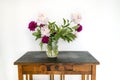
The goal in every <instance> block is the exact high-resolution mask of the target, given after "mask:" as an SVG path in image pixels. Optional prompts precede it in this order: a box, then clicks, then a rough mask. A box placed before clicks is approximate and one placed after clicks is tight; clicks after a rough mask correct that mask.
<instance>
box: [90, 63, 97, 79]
mask: <svg viewBox="0 0 120 80" xmlns="http://www.w3.org/2000/svg"><path fill="white" fill-rule="evenodd" d="M91 80H96V65H92V74H91Z"/></svg>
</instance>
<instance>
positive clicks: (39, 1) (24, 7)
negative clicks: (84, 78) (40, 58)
mask: <svg viewBox="0 0 120 80" xmlns="http://www.w3.org/2000/svg"><path fill="white" fill-rule="evenodd" d="M40 12H43V13H46V14H47V15H48V17H49V18H50V19H51V20H53V21H54V20H56V21H57V22H58V23H60V22H61V21H62V18H63V17H64V18H68V19H69V18H70V15H71V13H74V12H80V13H81V15H82V21H81V24H82V25H83V31H82V32H80V33H79V34H78V38H77V39H76V40H75V41H73V42H71V43H66V42H64V41H60V42H59V50H86V51H89V52H90V53H91V54H92V55H93V56H94V57H96V58H97V59H98V60H99V61H100V65H98V66H97V80H119V73H118V72H120V69H119V68H120V66H119V64H120V62H119V61H120V58H119V57H120V56H119V54H120V0H0V80H17V79H18V78H17V66H15V65H13V63H14V61H15V60H16V59H18V58H19V57H21V56H22V55H23V54H24V53H25V52H27V51H33V50H34V51H35V50H38V51H39V50H40V48H39V46H38V43H39V41H35V40H34V39H35V38H34V37H33V36H32V33H31V32H30V31H29V30H28V28H27V27H28V23H29V22H30V21H31V20H35V19H36V18H37V15H38V13H40ZM34 78H35V77H34ZM44 78H45V79H44ZM47 79H49V78H48V76H47V77H45V76H42V78H40V79H39V80H47ZM35 80H38V78H35ZM56 80H59V79H58V78H56ZM66 80H80V79H79V76H66Z"/></svg>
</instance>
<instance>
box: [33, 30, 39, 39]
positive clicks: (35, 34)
mask: <svg viewBox="0 0 120 80" xmlns="http://www.w3.org/2000/svg"><path fill="white" fill-rule="evenodd" d="M32 35H33V36H35V37H36V39H35V40H37V39H39V38H41V32H40V30H37V32H34V33H32Z"/></svg>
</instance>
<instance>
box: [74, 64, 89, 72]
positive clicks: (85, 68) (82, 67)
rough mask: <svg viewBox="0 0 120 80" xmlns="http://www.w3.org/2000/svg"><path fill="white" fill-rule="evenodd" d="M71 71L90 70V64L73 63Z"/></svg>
mask: <svg viewBox="0 0 120 80" xmlns="http://www.w3.org/2000/svg"><path fill="white" fill-rule="evenodd" d="M73 71H91V66H90V65H74V66H73Z"/></svg>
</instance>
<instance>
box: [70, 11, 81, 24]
mask: <svg viewBox="0 0 120 80" xmlns="http://www.w3.org/2000/svg"><path fill="white" fill-rule="evenodd" d="M71 19H72V22H74V23H75V24H79V23H80V20H81V16H80V14H79V13H73V14H72V15H71Z"/></svg>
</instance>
